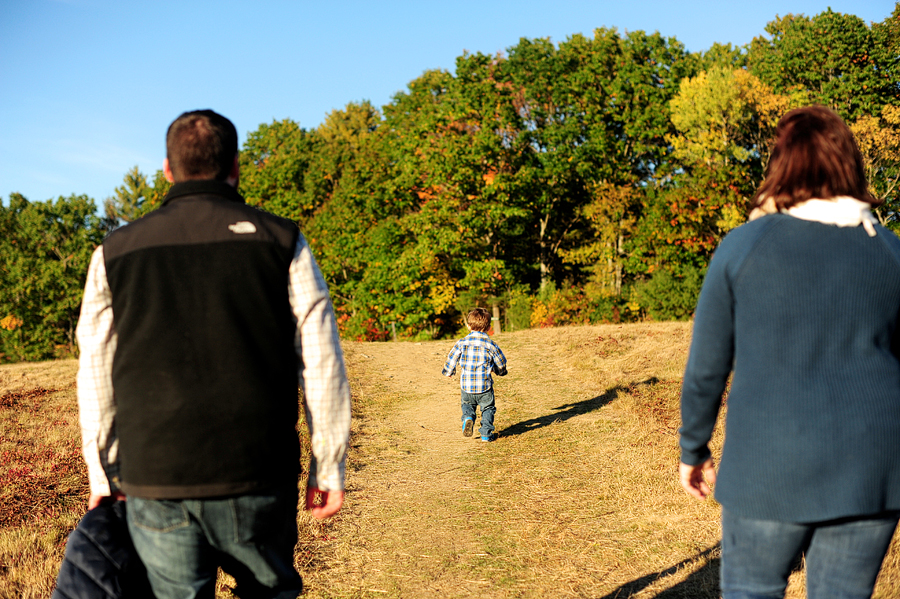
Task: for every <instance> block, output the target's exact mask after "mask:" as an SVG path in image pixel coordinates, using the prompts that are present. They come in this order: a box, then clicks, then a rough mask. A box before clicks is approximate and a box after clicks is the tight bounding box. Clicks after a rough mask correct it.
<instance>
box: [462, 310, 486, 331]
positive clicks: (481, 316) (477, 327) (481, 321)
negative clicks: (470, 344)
mask: <svg viewBox="0 0 900 599" xmlns="http://www.w3.org/2000/svg"><path fill="white" fill-rule="evenodd" d="M466 324H467V325H469V328H470V329H472V330H473V331H480V332H482V333H483V332H486V331H487V330H488V329H490V328H491V315H490V314H489V313H488V311H487V310H485V309H484V308H475V309H474V310H472V311H471V312H469V314H468V316H466Z"/></svg>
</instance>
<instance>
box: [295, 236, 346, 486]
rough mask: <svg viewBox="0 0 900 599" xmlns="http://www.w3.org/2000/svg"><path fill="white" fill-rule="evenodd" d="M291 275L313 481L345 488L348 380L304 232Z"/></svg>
mask: <svg viewBox="0 0 900 599" xmlns="http://www.w3.org/2000/svg"><path fill="white" fill-rule="evenodd" d="M289 276H290V279H289V288H288V293H289V297H290V302H291V308H292V310H293V312H294V318H295V319H296V321H297V331H296V334H295V337H294V346H295V347H296V349H297V355H298V357H299V358H300V371H299V373H298V374H299V378H300V385H301V386H302V387H303V394H304V397H305V399H306V401H305V402H304V403H305V410H306V423H307V426H308V427H309V436H310V440H311V443H312V457H311V458H310V467H309V485H310V486H313V487H317V488H319V489H321V490H323V491H339V490H342V489H343V488H344V476H345V463H346V459H347V448H348V446H349V443H350V385H349V383H348V381H347V373H346V369H345V366H344V354H343V351H342V350H341V341H340V337H339V336H338V329H337V323H336V322H335V318H334V310H333V308H332V306H331V300H330V298H329V297H328V287H327V285H326V284H325V279H324V278H323V277H322V273H321V271H320V270H319V267H318V265H317V264H316V261H315V258H314V257H313V255H312V252H311V251H310V249H309V245H308V244H307V243H306V240H305V239H304V238H303V236H302V235H300V237H299V238H298V240H297V246H296V248H295V250H294V258H293V260H292V262H291V266H290V271H289Z"/></svg>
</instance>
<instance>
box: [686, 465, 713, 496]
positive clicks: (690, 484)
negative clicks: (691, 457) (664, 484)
mask: <svg viewBox="0 0 900 599" xmlns="http://www.w3.org/2000/svg"><path fill="white" fill-rule="evenodd" d="M678 473H679V474H680V475H681V486H682V487H684V490H685V491H687V494H688V495H690V496H691V497H694V498H696V499H706V498H707V497H708V496H709V495H710V494H711V493H712V487H713V486H714V485H715V484H716V464H715V462H713V459H712V458H709V459H708V460H706V461H705V462H703V463H702V464H697V465H696V466H688V465H687V464H685V463H684V462H682V463H681V465H680V466H679V467H678Z"/></svg>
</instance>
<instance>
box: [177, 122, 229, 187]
mask: <svg viewBox="0 0 900 599" xmlns="http://www.w3.org/2000/svg"><path fill="white" fill-rule="evenodd" d="M237 152H238V138H237V130H236V129H235V128H234V124H232V122H231V121H229V120H228V119H227V118H225V117H224V116H222V115H221V114H218V113H216V112H213V111H212V110H193V111H191V112H185V113H184V114H182V115H181V116H179V117H178V118H177V119H175V120H174V121H173V122H172V124H171V125H169V130H168V131H167V132H166V158H168V159H169V169H171V171H172V177H173V178H174V179H175V181H176V182H178V181H189V180H193V179H217V180H219V181H224V180H226V179H227V178H228V175H229V174H230V173H231V169H232V167H233V166H234V157H235V156H236V155H237Z"/></svg>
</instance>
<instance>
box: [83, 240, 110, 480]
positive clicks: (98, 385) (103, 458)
mask: <svg viewBox="0 0 900 599" xmlns="http://www.w3.org/2000/svg"><path fill="white" fill-rule="evenodd" d="M75 336H76V338H77V339H78V349H79V357H78V376H77V379H76V380H77V387H78V391H77V393H78V418H79V421H80V423H81V450H82V453H83V455H84V461H85V463H86V464H87V469H88V482H89V483H90V488H91V494H94V495H104V496H108V495H110V494H111V492H112V491H115V490H117V488H116V487H117V485H116V483H117V482H118V475H119V464H118V460H117V453H118V446H119V445H118V443H119V442H118V439H117V438H116V432H115V417H116V400H115V396H114V395H113V387H112V363H113V355H114V354H115V352H116V345H117V343H118V336H117V335H116V330H115V326H114V323H113V311H112V293H111V292H110V289H109V283H108V282H107V280H106V264H105V262H104V260H103V246H102V245H101V246H100V247H98V248H97V249H96V250H94V254H93V256H91V264H90V266H89V267H88V275H87V282H86V284H85V287H84V296H83V298H82V300H81V316H80V317H79V319H78V326H77V328H76V329H75Z"/></svg>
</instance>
